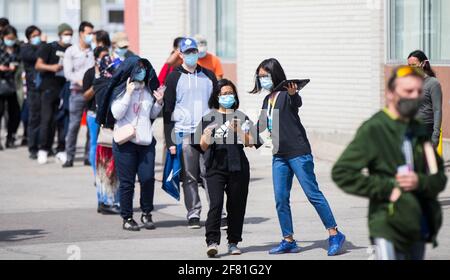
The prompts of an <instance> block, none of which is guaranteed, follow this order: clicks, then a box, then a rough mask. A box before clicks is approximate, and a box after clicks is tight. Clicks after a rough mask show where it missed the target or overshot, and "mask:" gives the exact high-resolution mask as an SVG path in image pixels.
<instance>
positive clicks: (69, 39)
mask: <svg viewBox="0 0 450 280" xmlns="http://www.w3.org/2000/svg"><path fill="white" fill-rule="evenodd" d="M61 41H62V42H63V44H64V45H70V44H71V43H72V36H70V35H64V36H61Z"/></svg>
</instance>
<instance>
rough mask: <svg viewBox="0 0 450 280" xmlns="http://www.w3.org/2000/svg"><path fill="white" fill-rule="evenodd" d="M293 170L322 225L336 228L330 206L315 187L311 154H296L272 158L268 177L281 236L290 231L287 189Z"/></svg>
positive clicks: (292, 233) (315, 181)
mask: <svg viewBox="0 0 450 280" xmlns="http://www.w3.org/2000/svg"><path fill="white" fill-rule="evenodd" d="M294 174H295V176H296V177H297V179H298V181H299V182H300V185H301V187H302V188H303V191H304V192H305V194H306V197H307V198H308V200H309V202H310V203H311V204H312V205H313V206H314V208H315V209H316V211H317V213H318V214H319V216H320V218H321V220H322V223H323V224H324V225H325V228H326V229H331V228H336V227H337V225H336V221H335V220H334V217H333V213H332V212H331V209H330V206H329V205H328V202H327V200H326V198H325V196H324V195H323V193H322V192H321V191H320V190H319V185H318V184H317V180H316V175H315V174H314V159H313V156H312V155H305V156H299V157H296V158H293V159H283V158H279V157H274V158H273V163H272V177H273V186H274V192H275V202H276V207H277V213H278V220H279V222H280V226H281V231H282V233H283V237H290V236H293V235H294V229H293V225H292V214H291V206H290V193H291V189H292V180H293V178H294Z"/></svg>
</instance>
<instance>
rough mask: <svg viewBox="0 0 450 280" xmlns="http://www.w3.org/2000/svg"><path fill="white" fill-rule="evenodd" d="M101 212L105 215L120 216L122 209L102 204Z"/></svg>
mask: <svg viewBox="0 0 450 280" xmlns="http://www.w3.org/2000/svg"><path fill="white" fill-rule="evenodd" d="M100 212H101V213H102V214H103V215H119V214H120V209H119V208H118V207H116V206H109V205H106V204H101V205H100Z"/></svg>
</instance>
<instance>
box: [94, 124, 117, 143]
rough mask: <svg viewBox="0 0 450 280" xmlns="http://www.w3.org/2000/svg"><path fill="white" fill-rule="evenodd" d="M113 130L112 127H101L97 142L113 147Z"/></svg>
mask: <svg viewBox="0 0 450 280" xmlns="http://www.w3.org/2000/svg"><path fill="white" fill-rule="evenodd" d="M113 138H114V137H113V130H112V129H110V128H104V127H100V131H99V133H98V138H97V144H98V145H100V146H102V147H106V148H112V146H113Z"/></svg>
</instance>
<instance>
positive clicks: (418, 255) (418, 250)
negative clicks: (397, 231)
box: [375, 238, 425, 261]
mask: <svg viewBox="0 0 450 280" xmlns="http://www.w3.org/2000/svg"><path fill="white" fill-rule="evenodd" d="M375 245H376V256H377V260H379V261H395V260H397V261H404V260H414V261H419V260H423V259H424V258H425V243H424V242H417V243H416V244H414V245H413V246H412V247H411V249H410V250H409V252H407V253H403V252H400V251H398V250H396V249H395V247H394V244H393V243H392V242H391V241H389V240H386V239H384V238H375Z"/></svg>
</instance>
